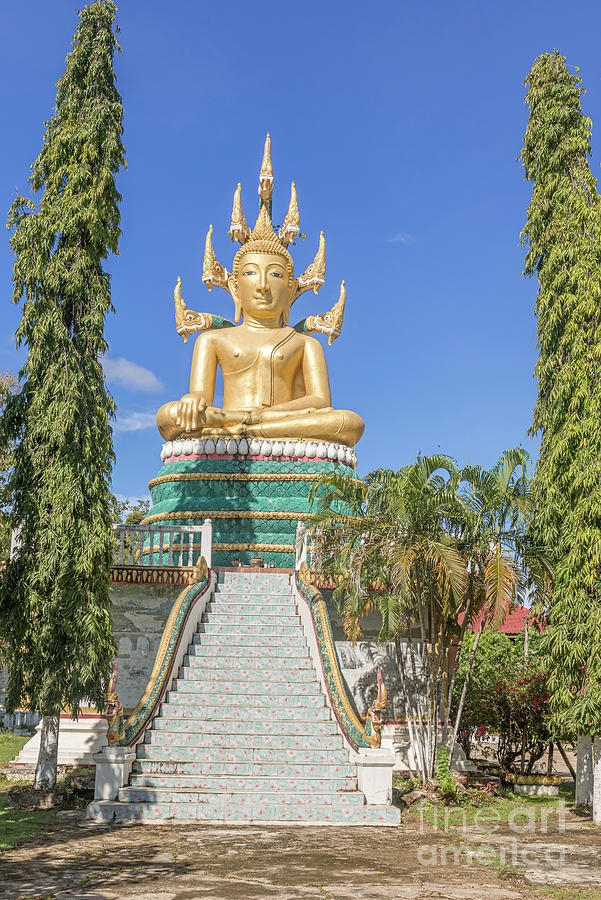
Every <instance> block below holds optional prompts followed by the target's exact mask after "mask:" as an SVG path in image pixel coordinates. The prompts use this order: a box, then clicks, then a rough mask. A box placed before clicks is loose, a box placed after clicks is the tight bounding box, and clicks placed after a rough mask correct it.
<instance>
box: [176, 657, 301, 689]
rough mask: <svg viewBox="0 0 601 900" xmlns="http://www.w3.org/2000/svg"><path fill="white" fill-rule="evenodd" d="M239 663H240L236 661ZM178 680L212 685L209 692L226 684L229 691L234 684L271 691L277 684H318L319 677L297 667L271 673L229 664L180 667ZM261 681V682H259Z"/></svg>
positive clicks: (272, 670) (271, 671)
mask: <svg viewBox="0 0 601 900" xmlns="http://www.w3.org/2000/svg"><path fill="white" fill-rule="evenodd" d="M236 662H238V661H236ZM178 679H179V680H182V681H197V682H202V683H203V684H210V685H212V687H211V688H207V690H214V689H215V685H219V684H226V685H227V686H228V690H229V689H231V688H232V686H233V685H234V684H246V685H249V684H251V683H253V682H254V683H256V684H262V685H264V686H265V690H271V687H272V686H273V685H275V684H278V683H281V684H290V683H293V684H295V685H298V684H310V683H315V684H317V676H316V674H315V672H314V671H313V670H312V669H308V668H307V669H297V668H296V667H295V666H288V667H287V668H285V669H271V670H269V671H260V670H259V671H257V669H249V668H248V666H244V667H242V666H241V665H239V664H235V665H232V664H229V665H221V666H218V667H217V666H215V667H214V668H208V667H206V666H201V665H196V666H187V665H183V666H180V670H179V673H178ZM257 679H260V681H257Z"/></svg>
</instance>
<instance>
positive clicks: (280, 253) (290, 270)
mask: <svg viewBox="0 0 601 900" xmlns="http://www.w3.org/2000/svg"><path fill="white" fill-rule="evenodd" d="M228 287H229V291H230V294H231V296H232V299H233V301H234V306H235V311H236V315H235V321H236V322H239V321H240V316H241V314H242V313H243V312H245V313H248V314H249V315H252V316H253V318H255V319H258V320H259V321H260V320H261V319H270V320H272V321H273V318H274V315H275V316H277V317H278V321H279V320H280V319H281V321H282V323H283V324H284V325H287V324H288V316H289V314H290V307H291V306H292V304H293V302H294V300H295V299H296V289H297V284H296V281H295V278H294V263H293V262H292V257H291V256H290V254H289V253H288V251H287V250H286V248H285V247H284V246H283V244H282V243H281V242H280V241H279V240H278V238H277V236H276V235H275V233H274V231H273V228H272V226H271V222H270V221H269V218H268V214H267V211H266V209H265V207H264V206H263V207H261V214H260V215H259V219H258V221H257V225H256V227H255V230H254V231H253V233H252V235H251V236H250V238H249V239H248V240H247V241H246V242H245V243H244V244H243V245H242V247H241V248H240V250H238V252H237V253H236V255H235V257H234V263H233V266H232V274H231V275H230V277H229V279H228Z"/></svg>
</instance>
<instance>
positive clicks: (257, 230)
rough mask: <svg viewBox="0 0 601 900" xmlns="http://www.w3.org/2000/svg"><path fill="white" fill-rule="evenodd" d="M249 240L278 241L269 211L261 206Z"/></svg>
mask: <svg viewBox="0 0 601 900" xmlns="http://www.w3.org/2000/svg"><path fill="white" fill-rule="evenodd" d="M249 240H251V241H278V237H277V235H276V233H275V231H274V230H273V224H272V222H271V217H270V215H269V210H268V209H267V207H266V206H264V205H263V204H261V209H260V210H259V215H258V216H257V221H256V222H255V227H254V228H253V230H252V233H251V235H250V238H249Z"/></svg>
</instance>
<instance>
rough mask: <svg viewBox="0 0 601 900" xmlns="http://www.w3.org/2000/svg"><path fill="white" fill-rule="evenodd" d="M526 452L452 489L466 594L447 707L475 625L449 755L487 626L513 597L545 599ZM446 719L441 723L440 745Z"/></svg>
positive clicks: (472, 470) (472, 471)
mask: <svg viewBox="0 0 601 900" xmlns="http://www.w3.org/2000/svg"><path fill="white" fill-rule="evenodd" d="M529 462H530V457H529V455H528V453H527V452H526V451H525V450H524V449H522V448H514V449H512V450H505V451H504V452H503V453H502V454H501V456H500V457H499V459H498V460H497V462H496V463H495V465H494V466H493V467H492V469H490V470H488V471H487V470H486V469H482V468H481V467H479V466H471V465H468V466H465V467H464V468H463V469H462V470H461V473H460V483H459V486H458V491H457V509H458V515H457V517H456V518H452V519H451V520H450V521H449V527H450V529H451V531H452V532H453V534H454V535H455V537H456V538H457V542H458V547H459V550H460V552H461V553H462V555H463V556H464V558H465V560H466V568H467V573H468V578H467V595H466V599H465V616H464V617H463V621H462V623H461V627H460V633H459V639H458V650H457V655H456V664H455V666H454V668H453V672H452V674H451V677H450V683H449V690H448V695H447V697H448V706H447V708H448V709H449V710H450V709H451V706H452V704H453V689H454V683H455V677H456V675H457V668H458V665H459V656H460V652H461V646H462V644H463V638H464V635H465V632H466V627H467V626H468V625H473V624H474V623H475V622H477V623H478V627H477V631H476V635H475V639H474V643H473V645H472V649H471V651H470V657H469V659H468V664H467V672H466V679H465V682H464V684H463V688H462V691H461V695H460V696H459V698H458V700H457V702H456V703H455V723H454V727H453V732H452V737H451V743H450V747H449V752H450V754H452V752H453V749H454V746H455V743H456V740H457V733H458V731H459V726H460V723H461V716H462V712H463V704H464V701H465V695H466V692H467V686H468V684H469V677H470V673H471V670H472V666H473V664H474V659H475V658H476V651H477V649H478V644H479V642H480V637H481V635H482V633H483V631H484V629H485V628H486V627H487V626H488V625H492V626H493V627H495V628H498V627H499V626H500V625H501V624H502V623H503V621H504V619H505V617H506V615H507V613H508V612H509V609H510V606H511V604H512V603H513V601H514V599H516V598H518V597H519V598H521V599H524V598H525V596H526V594H527V593H532V595H533V598H534V599H535V600H536V599H537V598H540V597H541V596H543V595H545V596H546V595H547V594H548V592H549V590H550V585H551V580H552V579H551V570H550V567H549V564H548V561H547V559H546V557H545V554H544V553H543V552H542V551H541V550H540V549H538V548H535V547H534V546H532V545H531V543H530V542H529V541H528V539H527V536H526V526H527V522H528V519H529V517H530V514H531V511H532V497H531V493H530V487H529ZM447 722H448V719H447V718H445V719H444V720H443V740H445V741H446V730H447Z"/></svg>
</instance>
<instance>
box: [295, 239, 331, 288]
mask: <svg viewBox="0 0 601 900" xmlns="http://www.w3.org/2000/svg"><path fill="white" fill-rule="evenodd" d="M325 280H326V239H325V237H324V234H323V231H322V232H321V234H320V236H319V247H318V249H317V253H316V254H315V259H314V260H313V262H312V263H311V265H310V266H309V267H308V268H307V269H306V270H305V271H304V272H303V274H302V275H299V277H298V278H297V284H298V289H297V292H296V295H297V297H299V296H300V295H301V294H302V293H304V291H308V290H309V288H311V287H312V288H313V291H314V293H317V291H318V290H319V289H320V287H321V286H322V284H324V283H325Z"/></svg>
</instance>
